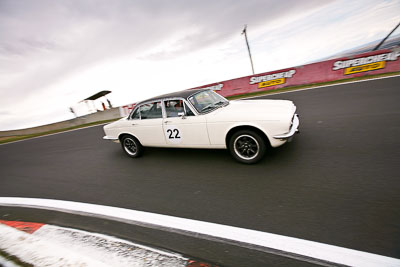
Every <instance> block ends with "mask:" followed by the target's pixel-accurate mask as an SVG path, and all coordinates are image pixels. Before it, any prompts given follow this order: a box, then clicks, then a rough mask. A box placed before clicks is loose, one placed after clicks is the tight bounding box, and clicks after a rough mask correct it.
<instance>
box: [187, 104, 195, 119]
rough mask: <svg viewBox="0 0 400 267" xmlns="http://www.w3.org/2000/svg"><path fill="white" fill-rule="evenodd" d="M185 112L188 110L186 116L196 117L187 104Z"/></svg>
mask: <svg viewBox="0 0 400 267" xmlns="http://www.w3.org/2000/svg"><path fill="white" fill-rule="evenodd" d="M185 110H186V116H194V113H193V111H192V110H191V109H190V108H189V107H188V105H187V104H186V103H185Z"/></svg>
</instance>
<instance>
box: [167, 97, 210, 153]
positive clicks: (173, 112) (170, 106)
mask: <svg viewBox="0 0 400 267" xmlns="http://www.w3.org/2000/svg"><path fill="white" fill-rule="evenodd" d="M164 109H165V118H164V120H163V129H164V135H165V139H166V142H167V145H168V146H171V147H199V148H202V147H203V148H206V147H209V146H210V140H209V138H208V131H207V122H206V118H205V116H202V115H199V116H196V115H195V114H194V112H193V111H192V110H191V109H190V107H189V106H188V104H187V103H186V102H185V101H184V100H183V99H168V100H164Z"/></svg>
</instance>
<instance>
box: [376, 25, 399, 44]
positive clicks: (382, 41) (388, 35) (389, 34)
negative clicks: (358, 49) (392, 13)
mask: <svg viewBox="0 0 400 267" xmlns="http://www.w3.org/2000/svg"><path fill="white" fill-rule="evenodd" d="M399 26H400V22H399V24H397V26H396V27H394V29H393V30H392V31H391V32H390V33H389V34H388V35H387V36H386V37H385V38H384V39H383V40H382V41H381V42H380V43H379V44H378V45H377V46H376V47H375V48H374V50H372V51H375V50H378V48H379V47H380V46H381V45H382V44H383V43H384V42H385V41H386V39H387V38H389V36H390V35H391V34H392V33H393V32H394V31H395V30H396V29H397V28H398V27H399Z"/></svg>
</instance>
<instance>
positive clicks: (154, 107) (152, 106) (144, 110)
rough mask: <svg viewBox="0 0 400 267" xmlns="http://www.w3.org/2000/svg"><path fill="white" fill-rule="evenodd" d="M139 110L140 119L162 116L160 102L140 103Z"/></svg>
mask: <svg viewBox="0 0 400 267" xmlns="http://www.w3.org/2000/svg"><path fill="white" fill-rule="evenodd" d="M139 110H140V118H141V119H142V120H146V119H159V118H162V108H161V102H154V103H148V104H144V105H141V106H140V108H139Z"/></svg>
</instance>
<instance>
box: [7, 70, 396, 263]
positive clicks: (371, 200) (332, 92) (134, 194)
mask: <svg viewBox="0 0 400 267" xmlns="http://www.w3.org/2000/svg"><path fill="white" fill-rule="evenodd" d="M399 85H400V78H399V77H394V78H388V79H381V80H374V81H369V82H361V83H354V84H346V85H336V86H330V87H326V88H318V89H313V90H305V91H297V92H291V93H285V94H279V95H271V96H266V97H265V98H271V99H272V98H273V99H289V100H292V101H294V102H295V104H296V105H297V108H298V113H299V114H300V127H301V133H300V134H299V135H297V136H296V137H295V139H294V140H293V142H291V143H288V144H285V145H284V146H282V147H280V148H277V149H273V150H271V151H269V152H268V154H267V156H266V158H265V159H264V160H263V161H262V162H260V163H259V164H257V165H251V166H247V165H242V164H238V163H236V162H235V161H234V160H233V159H232V158H231V157H230V155H229V153H228V152H227V151H225V150H192V149H157V148H151V149H146V152H145V155H144V156H143V157H142V158H139V159H131V158H128V157H126V156H125V155H124V154H123V153H122V151H121V148H120V146H119V145H118V144H115V143H111V142H106V141H103V140H102V136H103V131H102V127H93V128H88V129H83V130H78V131H73V132H68V133H63V134H57V135H52V136H47V137H42V138H37V139H32V140H26V141H23V142H17V143H12V144H6V145H2V146H0V196H1V197H7V196H10V197H33V198H49V199H60V200H71V201H79V202H86V203H95V204H102V205H108V206H115V207H123V208H128V209H135V210H141V211H149V212H154V213H159V214H166V215H173V216H178V217H183V218H190V219H195V220H201V221H207V222H214V223H219V224H225V225H231V226H237V227H241V228H247V229H254V230H259V231H264V232H269V233H275V234H280V235H285V236H291V237H297V238H302V239H306V240H312V241H317V242H322V243H327V244H331V245H337V246H341V247H346V248H351V249H356V250H361V251H365V252H371V253H376V254H380V255H384V256H390V257H395V258H399V257H400V242H399V241H400V227H399V225H400V179H399V178H400V175H399V173H400V167H399V166H400V165H399V162H400V149H399V148H400V146H399V144H400V142H399V140H398V136H399V133H400V109H399V100H400V90H399V89H400V88H399ZM0 219H1V218H0Z"/></svg>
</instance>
